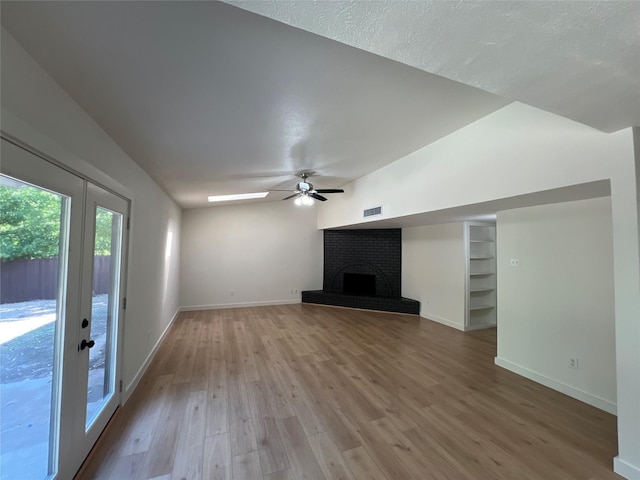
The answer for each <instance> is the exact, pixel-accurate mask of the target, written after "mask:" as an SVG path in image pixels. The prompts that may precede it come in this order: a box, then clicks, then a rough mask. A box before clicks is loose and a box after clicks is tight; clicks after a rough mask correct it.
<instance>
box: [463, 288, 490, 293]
mask: <svg viewBox="0 0 640 480" xmlns="http://www.w3.org/2000/svg"><path fill="white" fill-rule="evenodd" d="M494 290H495V288H493V287H484V288H470V289H469V291H470V292H471V293H475V292H493V291H494Z"/></svg>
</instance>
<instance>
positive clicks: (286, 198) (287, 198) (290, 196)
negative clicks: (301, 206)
mask: <svg viewBox="0 0 640 480" xmlns="http://www.w3.org/2000/svg"><path fill="white" fill-rule="evenodd" d="M284 191H285V192H290V191H291V190H284ZM298 195H300V194H299V193H294V194H293V195H289V196H288V197H284V198H283V200H289V199H290V198H293V197H297V196H298Z"/></svg>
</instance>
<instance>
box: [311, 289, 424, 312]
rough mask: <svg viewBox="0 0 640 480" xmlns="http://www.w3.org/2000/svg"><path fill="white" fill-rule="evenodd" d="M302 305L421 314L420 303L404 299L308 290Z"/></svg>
mask: <svg viewBox="0 0 640 480" xmlns="http://www.w3.org/2000/svg"><path fill="white" fill-rule="evenodd" d="M302 303H316V304H319V305H333V306H336V307H351V308H359V309H363V310H377V311H380V312H395V313H405V314H409V315H419V314H420V302H418V301H417V300H412V299H410V298H403V297H399V298H392V297H367V296H361V295H346V294H344V293H332V292H325V291H323V290H306V291H303V292H302Z"/></svg>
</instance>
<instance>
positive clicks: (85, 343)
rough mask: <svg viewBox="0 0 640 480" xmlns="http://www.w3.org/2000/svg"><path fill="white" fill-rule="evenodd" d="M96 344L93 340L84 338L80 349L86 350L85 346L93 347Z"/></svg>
mask: <svg viewBox="0 0 640 480" xmlns="http://www.w3.org/2000/svg"><path fill="white" fill-rule="evenodd" d="M95 344H96V342H94V341H93V340H89V341H88V342H87V341H86V340H85V339H84V338H83V339H82V342H80V350H84V349H85V348H93V346H94V345H95Z"/></svg>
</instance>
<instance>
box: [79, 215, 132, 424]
mask: <svg viewBox="0 0 640 480" xmlns="http://www.w3.org/2000/svg"><path fill="white" fill-rule="evenodd" d="M122 218H123V216H122V214H121V213H118V212H112V211H110V210H107V209H106V208H102V207H97V208H96V212H95V225H96V228H95V236H94V246H93V280H92V285H93V288H92V296H91V328H90V335H89V338H90V339H91V340H90V342H95V344H94V345H92V346H91V348H90V350H89V375H88V380H87V415H86V424H85V429H88V428H89V426H90V425H91V423H92V422H93V420H94V418H95V417H96V415H97V414H98V413H99V412H100V410H101V409H102V408H103V406H104V405H105V403H107V402H108V401H109V399H110V398H111V396H112V395H113V394H114V392H115V389H116V375H115V367H116V355H115V348H114V347H115V345H116V339H117V326H118V312H119V308H118V306H119V304H120V301H119V291H120V289H119V285H120V268H119V266H120V245H121V243H122Z"/></svg>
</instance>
